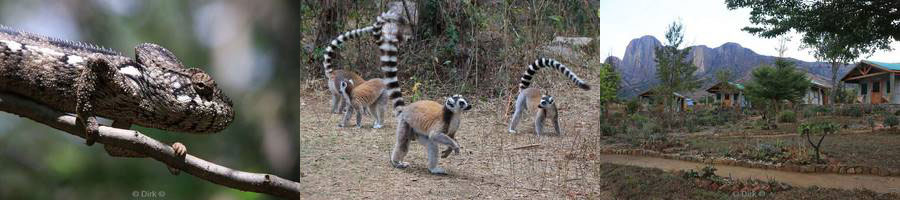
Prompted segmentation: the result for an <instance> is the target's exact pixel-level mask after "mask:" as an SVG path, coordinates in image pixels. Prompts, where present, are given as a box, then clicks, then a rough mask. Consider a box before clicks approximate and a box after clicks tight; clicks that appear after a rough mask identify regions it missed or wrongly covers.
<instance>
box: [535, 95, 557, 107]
mask: <svg viewBox="0 0 900 200" xmlns="http://www.w3.org/2000/svg"><path fill="white" fill-rule="evenodd" d="M550 105H553V96H547V95H543V96H541V104H538V108H546V107H549V106H550Z"/></svg>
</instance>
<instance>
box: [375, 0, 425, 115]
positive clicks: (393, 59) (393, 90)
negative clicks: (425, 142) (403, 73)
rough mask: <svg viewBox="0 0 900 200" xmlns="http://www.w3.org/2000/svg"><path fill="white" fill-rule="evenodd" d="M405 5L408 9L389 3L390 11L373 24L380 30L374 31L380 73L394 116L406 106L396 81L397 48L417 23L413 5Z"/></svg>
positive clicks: (407, 37)
mask: <svg viewBox="0 0 900 200" xmlns="http://www.w3.org/2000/svg"><path fill="white" fill-rule="evenodd" d="M406 5H407V6H408V7H404V5H403V4H402V3H401V2H392V3H390V4H389V5H388V6H389V7H390V10H389V11H388V12H385V13H382V14H381V15H380V16H378V18H376V22H375V27H376V28H375V29H376V30H380V31H375V35H376V37H378V38H379V39H378V41H377V44H378V49H379V50H380V54H379V60H380V61H381V71H382V72H384V79H383V80H384V82H385V85H387V91H386V93H387V94H388V97H389V98H390V100H391V105H393V108H394V114H395V115H399V114H400V113H401V112H403V110H404V109H403V107H404V105H406V103H405V102H403V93H401V92H400V83H399V82H398V80H397V73H398V70H397V61H398V59H397V55H398V54H399V49H398V48H397V46H398V44H400V43H401V42H403V41H405V40H407V39H409V38H410V35H411V33H412V28H411V26H412V25H415V24H416V23H417V14H416V9H415V7H416V6H415V4H414V3H412V2H409V3H406Z"/></svg>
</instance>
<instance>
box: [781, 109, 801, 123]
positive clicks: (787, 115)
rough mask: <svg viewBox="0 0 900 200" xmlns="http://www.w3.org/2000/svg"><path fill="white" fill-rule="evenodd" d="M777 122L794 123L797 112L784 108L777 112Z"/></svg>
mask: <svg viewBox="0 0 900 200" xmlns="http://www.w3.org/2000/svg"><path fill="white" fill-rule="evenodd" d="M778 122H781V123H794V122H797V114H796V113H794V111H790V110H786V111H782V112H781V113H778Z"/></svg>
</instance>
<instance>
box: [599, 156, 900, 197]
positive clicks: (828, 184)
mask: <svg viewBox="0 0 900 200" xmlns="http://www.w3.org/2000/svg"><path fill="white" fill-rule="evenodd" d="M598 159H599V160H600V161H602V162H608V163H613V164H621V165H631V166H639V167H652V168H658V169H662V170H665V171H677V170H689V169H694V170H696V169H699V168H702V167H704V166H707V164H702V163H694V162H686V161H680V160H669V159H663V158H653V157H641V156H630V155H609V154H601V155H600V156H599V157H598ZM714 166H715V167H716V169H718V171H716V174H718V175H719V176H725V177H728V176H730V177H734V178H740V179H746V178H753V179H759V180H770V179H775V180H776V181H779V182H783V183H787V184H790V185H792V186H796V187H810V186H819V187H825V188H840V189H854V188H865V189H869V190H872V191H875V192H880V193H889V192H892V193H898V194H900V177H880V176H870V175H840V174H807V173H795V172H785V171H777V170H766V169H755V168H746V167H736V166H728V165H714Z"/></svg>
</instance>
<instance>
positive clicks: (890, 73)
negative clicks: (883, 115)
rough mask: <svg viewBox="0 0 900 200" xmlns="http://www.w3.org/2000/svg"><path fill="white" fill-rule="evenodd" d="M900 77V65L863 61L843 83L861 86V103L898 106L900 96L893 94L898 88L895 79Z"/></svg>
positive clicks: (849, 73)
mask: <svg viewBox="0 0 900 200" xmlns="http://www.w3.org/2000/svg"><path fill="white" fill-rule="evenodd" d="M898 75H900V63H885V62H876V61H869V60H863V61H860V62H859V63H858V64H856V66H854V67H853V69H851V70H850V72H848V73H847V74H846V75H844V77H843V78H841V81H843V82H844V83H852V84H857V85H859V96H860V99H858V101H860V102H861V103H866V104H885V103H889V104H898V103H900V94H898V93H897V92H892V91H891V89H892V88H895V87H896V86H897V82H896V81H895V79H897V78H896V77H897V76H898Z"/></svg>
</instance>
